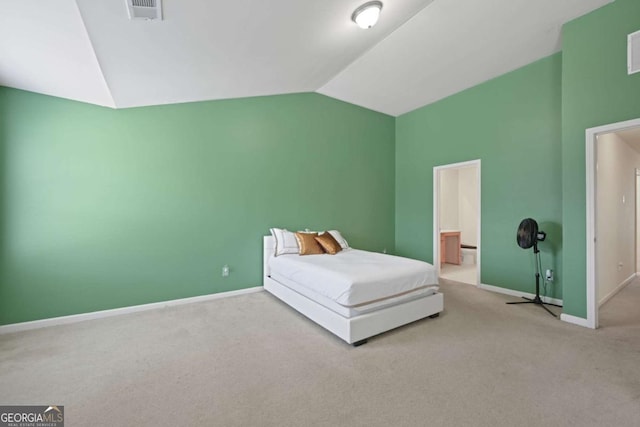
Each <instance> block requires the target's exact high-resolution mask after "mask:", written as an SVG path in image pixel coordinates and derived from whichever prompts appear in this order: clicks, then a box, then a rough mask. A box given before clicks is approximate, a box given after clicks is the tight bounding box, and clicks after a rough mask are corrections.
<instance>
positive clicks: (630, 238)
mask: <svg viewBox="0 0 640 427" xmlns="http://www.w3.org/2000/svg"><path fill="white" fill-rule="evenodd" d="M586 136H587V139H586V159H587V168H586V170H587V322H586V324H585V325H584V326H588V327H590V328H597V327H598V326H599V323H600V322H599V319H600V315H601V314H602V315H603V316H604V317H603V319H606V321H605V323H607V326H608V325H609V324H611V323H615V322H617V320H616V319H618V318H620V316H621V315H623V316H624V312H625V310H622V309H620V307H618V306H619V305H620V306H621V307H622V306H625V305H629V304H628V301H625V298H626V297H627V294H629V295H634V294H638V298H639V300H638V301H636V303H635V304H632V305H633V306H634V307H635V306H637V304H638V303H640V284H639V283H637V282H638V277H637V276H638V273H637V272H638V244H639V240H640V239H639V238H638V231H639V229H638V224H639V220H638V212H639V211H638V203H639V198H638V197H637V196H638V192H639V188H640V186H638V183H639V181H638V170H639V169H640V119H636V120H630V121H627V122H622V123H615V124H611V125H606V126H600V127H598V128H592V129H587V131H586ZM636 287H637V288H638V289H637V290H635V288H636ZM616 307H617V308H616ZM635 311H636V310H631V312H630V313H635ZM618 320H619V319H618ZM628 320H629V319H628V318H627V319H625V321H628ZM637 321H640V317H638V319H637Z"/></svg>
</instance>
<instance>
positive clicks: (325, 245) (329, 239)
mask: <svg viewBox="0 0 640 427" xmlns="http://www.w3.org/2000/svg"><path fill="white" fill-rule="evenodd" d="M315 239H316V241H317V242H318V243H320V246H322V249H324V251H325V252H326V253H328V254H330V255H335V254H337V253H338V252H340V251H341V250H342V247H341V246H340V243H338V241H337V240H336V239H335V238H334V237H333V236H332V235H331V233H329V232H328V231H325V232H324V233H322V234H321V235H319V236H317V237H315Z"/></svg>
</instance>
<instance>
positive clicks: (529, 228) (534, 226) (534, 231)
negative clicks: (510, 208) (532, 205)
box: [507, 218, 562, 317]
mask: <svg viewBox="0 0 640 427" xmlns="http://www.w3.org/2000/svg"><path fill="white" fill-rule="evenodd" d="M546 237H547V233H545V232H544V231H540V230H538V223H537V222H536V221H535V220H534V219H533V218H525V219H523V220H522V222H520V226H518V236H517V237H516V240H517V242H518V246H520V247H521V248H522V249H529V248H531V247H533V253H534V255H535V257H536V296H535V297H534V298H533V299H531V298H527V297H522V298H524V299H526V301H517V302H508V303H507V304H538V305H539V306H540V307H542V308H544V309H545V310H547V311H548V312H549V314H550V315H552V316H554V317H558V316H556V315H555V314H553V313H552V312H551V310H549V309H548V308H547V307H546V306H545V304H547V305H553V306H555V307H562V306H561V305H557V304H549V303H543V302H542V299H541V298H540V270H541V265H542V264H541V262H540V251H539V250H538V242H542V241H544V239H545V238H546Z"/></svg>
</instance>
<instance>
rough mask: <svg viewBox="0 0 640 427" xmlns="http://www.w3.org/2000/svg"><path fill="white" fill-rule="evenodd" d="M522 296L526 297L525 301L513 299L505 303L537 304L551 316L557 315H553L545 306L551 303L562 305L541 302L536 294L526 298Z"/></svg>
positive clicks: (556, 305)
mask: <svg viewBox="0 0 640 427" xmlns="http://www.w3.org/2000/svg"><path fill="white" fill-rule="evenodd" d="M522 298H524V299H526V301H513V302H508V303H507V304H537V305H539V306H540V307H542V308H544V309H545V310H547V312H548V313H549V314H550V315H552V316H553V317H558V316H557V315H555V314H554V313H552V312H551V310H549V309H548V308H547V307H546V306H547V305H552V306H554V307H562V306H561V305H558V304H551V303H546V302H543V301H542V299H541V298H540V297H539V296H538V295H536V296H535V297H534V298H533V299H531V298H527V297H522Z"/></svg>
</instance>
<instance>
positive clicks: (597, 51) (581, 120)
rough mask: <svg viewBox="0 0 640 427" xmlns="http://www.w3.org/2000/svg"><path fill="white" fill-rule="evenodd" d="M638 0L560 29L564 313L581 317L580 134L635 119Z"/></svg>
mask: <svg viewBox="0 0 640 427" xmlns="http://www.w3.org/2000/svg"><path fill="white" fill-rule="evenodd" d="M638 30H640V1H638V0H616V1H615V2H614V3H611V4H609V5H607V6H605V7H602V8H600V9H598V10H596V11H594V12H592V13H590V14H588V15H586V16H583V17H581V18H578V19H576V20H574V21H572V22H570V23H567V24H566V25H565V26H564V28H563V69H562V194H563V200H562V207H563V213H562V215H563V224H564V230H563V234H564V237H563V240H564V254H565V255H564V256H565V259H564V263H563V264H564V266H565V269H564V295H565V299H564V312H565V313H568V314H571V315H573V316H577V317H583V318H584V317H586V315H587V308H586V211H585V209H586V208H585V202H586V187H585V130H586V129H588V128H592V127H596V126H601V125H605V124H609V123H615V122H620V121H624V120H629V119H634V118H638V117H640V74H634V75H631V76H629V75H627V34H629V33H632V32H634V31H638Z"/></svg>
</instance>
